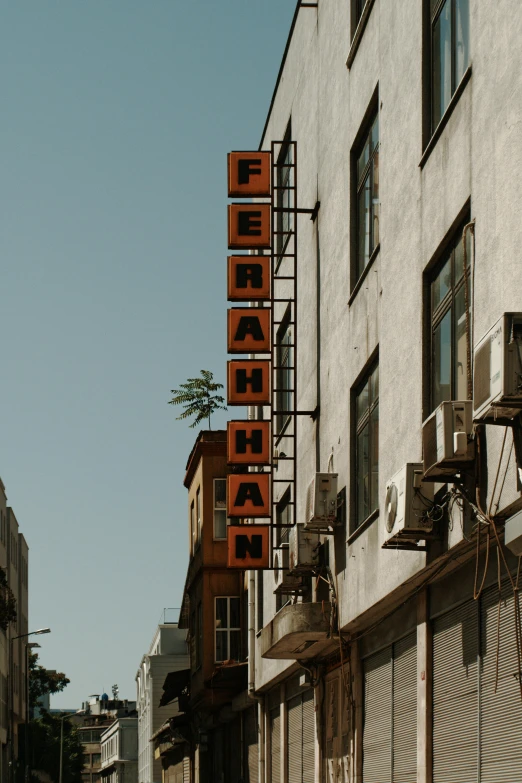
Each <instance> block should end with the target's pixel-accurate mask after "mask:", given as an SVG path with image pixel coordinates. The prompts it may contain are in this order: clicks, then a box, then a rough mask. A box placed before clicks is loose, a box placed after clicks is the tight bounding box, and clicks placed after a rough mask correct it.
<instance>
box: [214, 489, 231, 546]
mask: <svg viewBox="0 0 522 783" xmlns="http://www.w3.org/2000/svg"><path fill="white" fill-rule="evenodd" d="M217 481H223V482H224V483H225V507H224V508H218V506H216V482H217ZM212 493H213V494H212V516H213V536H214V541H226V540H227V531H228V526H229V525H230V517H228V516H227V479H226V476H225V477H223V476H217V477H216V478H214V479H213V480H212ZM216 511H224V512H225V535H224V536H218V535H217V534H216Z"/></svg>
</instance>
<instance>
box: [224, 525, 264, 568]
mask: <svg viewBox="0 0 522 783" xmlns="http://www.w3.org/2000/svg"><path fill="white" fill-rule="evenodd" d="M227 540H228V562H227V565H228V567H229V568H241V569H244V570H247V569H254V568H269V566H270V525H229V527H228V529H227Z"/></svg>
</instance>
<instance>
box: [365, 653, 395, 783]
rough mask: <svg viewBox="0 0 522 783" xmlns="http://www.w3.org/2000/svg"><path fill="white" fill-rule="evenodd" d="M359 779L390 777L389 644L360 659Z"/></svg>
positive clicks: (372, 781)
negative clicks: (361, 763) (360, 755)
mask: <svg viewBox="0 0 522 783" xmlns="http://www.w3.org/2000/svg"><path fill="white" fill-rule="evenodd" d="M363 673H364V729H363V781H364V783H389V781H390V780H391V759H392V753H391V736H392V732H391V725H392V659H391V647H387V648H386V649H385V650H382V651H381V652H378V653H376V654H375V655H371V656H370V657H368V658H366V659H365V660H364V661H363Z"/></svg>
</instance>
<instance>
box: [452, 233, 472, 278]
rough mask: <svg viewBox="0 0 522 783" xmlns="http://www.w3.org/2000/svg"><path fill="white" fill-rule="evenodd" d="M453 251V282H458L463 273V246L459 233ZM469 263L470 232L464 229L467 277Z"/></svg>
mask: <svg viewBox="0 0 522 783" xmlns="http://www.w3.org/2000/svg"><path fill="white" fill-rule="evenodd" d="M454 253H455V283H458V281H459V280H460V278H461V277H462V275H463V274H464V247H463V243H462V238H461V235H460V234H459V238H458V241H457V244H456V245H455V251H454ZM470 265H471V232H470V231H466V266H467V268H468V277H469V268H470Z"/></svg>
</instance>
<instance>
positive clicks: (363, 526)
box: [346, 508, 379, 545]
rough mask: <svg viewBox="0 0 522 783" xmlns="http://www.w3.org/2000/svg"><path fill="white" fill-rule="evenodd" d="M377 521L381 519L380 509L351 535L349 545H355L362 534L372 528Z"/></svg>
mask: <svg viewBox="0 0 522 783" xmlns="http://www.w3.org/2000/svg"><path fill="white" fill-rule="evenodd" d="M376 519H379V509H378V508H376V509H375V511H373V512H372V513H371V514H370V516H369V517H366V519H365V520H364V522H361V524H360V525H359V527H358V528H357V530H354V531H353V533H351V534H350V535H349V536H348V538H347V539H346V543H347V544H348V545H350V544H353V542H354V541H355V539H356V538H358V537H359V536H360V535H361V533H362V532H363V531H364V530H366V529H367V528H369V527H370V525H371V524H372V523H373V522H375V520H376Z"/></svg>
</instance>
